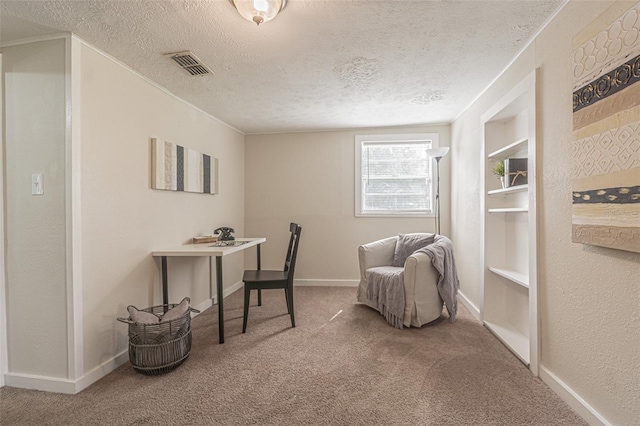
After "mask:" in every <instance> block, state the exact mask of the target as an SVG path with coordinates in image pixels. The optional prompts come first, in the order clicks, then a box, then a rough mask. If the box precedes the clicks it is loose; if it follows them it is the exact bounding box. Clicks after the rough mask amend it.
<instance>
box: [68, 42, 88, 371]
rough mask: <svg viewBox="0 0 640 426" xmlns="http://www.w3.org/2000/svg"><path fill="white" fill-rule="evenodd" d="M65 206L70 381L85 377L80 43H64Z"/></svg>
mask: <svg viewBox="0 0 640 426" xmlns="http://www.w3.org/2000/svg"><path fill="white" fill-rule="evenodd" d="M65 56H66V65H65V67H66V72H65V86H66V88H65V92H66V93H65V98H66V99H65V105H66V114H65V116H66V119H65V127H66V128H65V133H66V135H65V145H66V154H65V157H66V158H65V162H66V165H65V181H66V182H65V205H66V214H65V216H66V246H67V247H66V270H67V278H66V280H67V352H68V357H67V364H68V371H69V373H68V374H69V379H71V380H76V379H78V378H80V377H82V376H83V374H84V352H83V350H84V349H83V347H84V346H83V340H84V336H83V330H84V327H83V322H82V320H83V304H82V290H83V289H82V216H81V211H82V203H81V199H80V197H81V180H80V179H81V175H80V171H81V167H80V166H81V164H80V161H81V128H80V123H81V116H80V60H81V58H80V44H79V42H78V40H77V39H75V38H74V37H72V36H69V37H67V38H66V40H65Z"/></svg>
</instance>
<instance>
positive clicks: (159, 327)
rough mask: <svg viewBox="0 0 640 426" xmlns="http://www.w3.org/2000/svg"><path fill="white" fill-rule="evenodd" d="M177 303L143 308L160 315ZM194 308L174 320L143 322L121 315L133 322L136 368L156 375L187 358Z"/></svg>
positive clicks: (132, 358)
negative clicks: (152, 322)
mask: <svg viewBox="0 0 640 426" xmlns="http://www.w3.org/2000/svg"><path fill="white" fill-rule="evenodd" d="M175 306H177V304H170V305H158V306H152V307H150V308H146V309H141V310H142V311H145V312H149V313H152V314H154V315H157V316H158V317H160V316H161V315H163V314H164V313H165V312H166V311H168V310H169V309H171V308H173V307H175ZM191 312H195V313H199V312H200V311H198V310H197V309H193V308H191V307H190V308H189V309H188V310H187V312H185V314H184V315H182V316H181V317H179V318H176V319H174V320H171V321H166V322H159V323H156V324H140V323H136V322H133V321H131V319H130V318H118V321H120V322H123V323H126V324H129V361H131V365H132V366H133V368H134V369H135V370H136V371H139V372H140V373H143V374H149V375H155V374H163V373H167V372H169V371H171V370H173V369H174V368H176V367H178V366H179V365H180V364H182V363H183V362H184V360H186V359H187V357H188V356H189V353H190V352H191Z"/></svg>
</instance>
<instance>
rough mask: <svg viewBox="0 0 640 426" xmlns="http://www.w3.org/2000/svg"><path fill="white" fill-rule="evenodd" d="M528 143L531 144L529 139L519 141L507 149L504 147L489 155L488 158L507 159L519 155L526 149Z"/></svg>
mask: <svg viewBox="0 0 640 426" xmlns="http://www.w3.org/2000/svg"><path fill="white" fill-rule="evenodd" d="M528 143H529V139H528V138H524V139H520V140H517V141H515V142H514V143H512V144H510V145H507V146H505V147H502V148H500V149H499V150H497V151H493V152H492V153H491V154H489V155H488V157H489V158H492V159H499V158H507V157H509V156H512V155H514V154H517V153H518V152H520V151H522V150H524V149H526V147H527V144H528Z"/></svg>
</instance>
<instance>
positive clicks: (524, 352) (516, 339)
mask: <svg viewBox="0 0 640 426" xmlns="http://www.w3.org/2000/svg"><path fill="white" fill-rule="evenodd" d="M484 325H485V326H486V327H487V328H488V329H489V331H491V333H493V334H494V335H495V336H496V337H497V338H498V340H500V341H501V342H502V343H503V344H504V345H505V346H506V347H507V348H509V349H510V350H511V352H513V353H514V354H515V355H516V356H517V357H518V358H520V360H521V361H522V362H524V363H525V364H527V365H529V338H528V337H527V336H525V335H524V334H522V333H520V332H518V331H516V330H512V329H511V328H506V327H503V326H500V325H498V324H495V323H492V322H489V321H485V322H484Z"/></svg>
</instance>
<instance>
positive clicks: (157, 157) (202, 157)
mask: <svg viewBox="0 0 640 426" xmlns="http://www.w3.org/2000/svg"><path fill="white" fill-rule="evenodd" d="M151 188H153V189H164V190H167V191H186V192H199V193H203V194H217V193H218V159H217V158H213V157H211V156H210V155H207V154H202V153H201V152H198V151H194V150H192V149H187V148H185V147H183V146H180V145H176V144H174V143H171V142H167V141H161V140H158V139H155V138H152V139H151Z"/></svg>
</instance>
